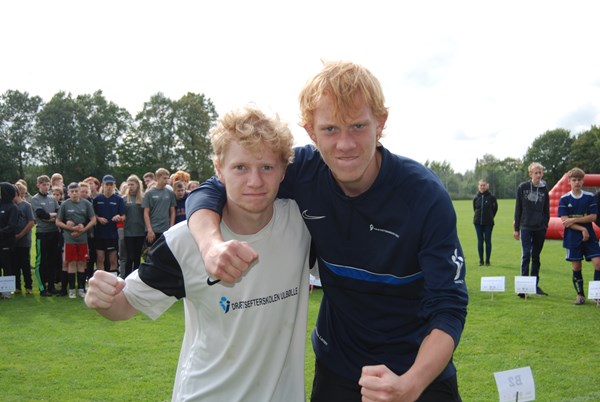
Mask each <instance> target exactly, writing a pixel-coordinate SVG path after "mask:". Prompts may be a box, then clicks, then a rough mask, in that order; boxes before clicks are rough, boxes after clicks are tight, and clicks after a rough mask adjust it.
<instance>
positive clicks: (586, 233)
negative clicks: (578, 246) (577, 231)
mask: <svg viewBox="0 0 600 402" xmlns="http://www.w3.org/2000/svg"><path fill="white" fill-rule="evenodd" d="M581 234H582V236H583V240H582V241H588V240H589V239H590V233H589V232H588V230H587V229H585V228H584V229H583V230H582V231H581Z"/></svg>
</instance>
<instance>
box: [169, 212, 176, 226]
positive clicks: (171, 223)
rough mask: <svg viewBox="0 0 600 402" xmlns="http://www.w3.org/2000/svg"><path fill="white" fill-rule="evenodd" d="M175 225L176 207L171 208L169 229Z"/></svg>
mask: <svg viewBox="0 0 600 402" xmlns="http://www.w3.org/2000/svg"><path fill="white" fill-rule="evenodd" d="M173 225H175V207H171V208H169V227H171V226H173Z"/></svg>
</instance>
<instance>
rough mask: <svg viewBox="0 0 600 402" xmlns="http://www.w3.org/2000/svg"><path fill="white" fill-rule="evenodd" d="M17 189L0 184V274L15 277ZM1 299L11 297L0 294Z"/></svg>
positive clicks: (17, 213)
mask: <svg viewBox="0 0 600 402" xmlns="http://www.w3.org/2000/svg"><path fill="white" fill-rule="evenodd" d="M16 195H17V189H16V188H15V186H13V185H12V184H11V183H7V182H2V183H0V274H3V276H11V275H15V269H14V265H13V258H14V257H13V254H14V248H15V242H16V240H15V235H16V234H17V225H18V223H19V211H18V210H17V207H16V206H15V197H16ZM0 297H2V298H3V299H8V298H10V297H12V294H11V293H10V292H3V293H2V294H0Z"/></svg>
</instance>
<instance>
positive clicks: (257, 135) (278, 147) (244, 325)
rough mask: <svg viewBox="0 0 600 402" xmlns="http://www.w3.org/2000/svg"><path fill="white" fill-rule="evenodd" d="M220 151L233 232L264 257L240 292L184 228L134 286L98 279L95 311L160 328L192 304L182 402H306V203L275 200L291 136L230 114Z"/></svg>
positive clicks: (137, 274)
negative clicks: (166, 315) (214, 271)
mask: <svg viewBox="0 0 600 402" xmlns="http://www.w3.org/2000/svg"><path fill="white" fill-rule="evenodd" d="M211 142H212V146H213V150H214V155H215V156H214V166H215V170H216V171H217V174H218V176H219V177H220V179H221V180H222V182H223V183H224V185H225V186H226V187H227V189H228V190H229V192H228V194H227V198H228V202H227V206H226V207H225V209H224V211H223V221H222V223H221V228H222V229H223V233H224V235H225V237H226V238H227V239H232V240H233V239H235V240H236V241H244V242H247V243H248V244H251V245H252V247H254V248H255V249H256V250H259V251H261V259H260V261H258V262H257V263H256V265H255V266H254V267H253V269H252V270H250V271H248V272H247V274H246V275H245V276H244V277H243V278H241V279H240V280H239V281H238V282H237V283H235V284H233V285H225V284H223V283H219V281H216V280H213V279H212V278H211V277H209V276H208V275H207V274H206V271H205V270H204V267H203V261H202V257H201V254H200V251H199V250H198V248H197V247H196V244H195V243H194V240H193V238H192V237H191V236H190V233H189V230H188V228H187V226H186V224H185V223H180V224H178V225H176V226H174V227H173V228H171V229H169V230H168V231H167V232H165V233H164V236H161V237H160V238H159V239H157V240H156V242H155V243H154V245H153V246H152V247H151V249H150V251H149V252H148V257H147V259H146V261H145V262H144V263H143V264H142V265H141V266H140V268H139V269H138V270H137V271H134V272H133V273H132V274H131V275H129V276H128V277H127V279H126V280H125V282H123V280H122V279H120V278H114V277H111V276H110V275H107V274H106V273H105V272H100V271H97V272H96V274H95V275H94V277H93V278H92V279H91V280H90V287H89V289H88V292H87V295H86V298H85V302H86V304H87V305H88V306H89V307H91V308H95V309H96V310H97V311H98V312H99V313H100V314H102V315H103V316H104V317H107V318H109V319H112V320H117V319H129V318H131V317H132V316H133V315H134V314H135V313H136V311H137V310H139V311H142V312H143V313H145V314H146V315H148V316H149V317H151V318H153V319H155V318H157V317H158V316H159V315H161V314H162V313H163V312H164V311H166V310H167V309H168V308H169V307H170V306H171V305H172V304H173V303H175V302H176V301H177V299H183V301H184V307H185V321H186V322H185V334H184V339H183V345H182V349H181V353H180V359H179V364H178V367H177V374H176V377H175V384H174V387H173V397H172V400H173V401H183V400H197V401H252V402H253V401H260V402H262V401H273V402H279V401H285V402H303V401H304V400H305V388H304V359H305V357H304V355H305V345H306V341H305V337H306V319H307V309H308V254H309V252H308V245H309V242H310V238H309V235H308V231H307V230H306V227H305V225H304V224H303V222H302V218H301V215H300V211H299V210H298V206H297V204H296V203H295V202H294V201H291V200H275V196H276V194H277V189H278V187H279V184H280V182H281V180H282V179H283V176H284V173H285V167H286V166H287V165H288V163H289V162H290V158H291V157H292V155H293V153H292V144H293V137H292V134H291V131H290V129H289V128H288V127H287V125H285V124H284V123H282V122H281V121H279V119H278V118H276V117H274V118H269V117H268V116H266V115H264V114H263V113H262V112H261V111H259V110H256V109H251V108H245V109H242V110H240V111H235V112H230V113H227V114H225V115H224V116H223V117H222V118H221V119H220V120H219V122H218V123H217V126H216V127H215V128H213V129H212V130H211ZM157 176H158V175H157Z"/></svg>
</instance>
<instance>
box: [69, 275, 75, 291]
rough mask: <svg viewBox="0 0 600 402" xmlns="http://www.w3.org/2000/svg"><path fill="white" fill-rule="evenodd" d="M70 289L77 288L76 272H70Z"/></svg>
mask: <svg viewBox="0 0 600 402" xmlns="http://www.w3.org/2000/svg"><path fill="white" fill-rule="evenodd" d="M69 289H71V290H74V289H75V272H73V273H71V272H69Z"/></svg>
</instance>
